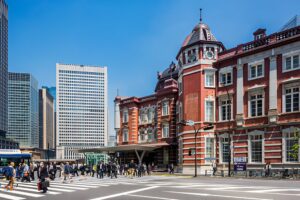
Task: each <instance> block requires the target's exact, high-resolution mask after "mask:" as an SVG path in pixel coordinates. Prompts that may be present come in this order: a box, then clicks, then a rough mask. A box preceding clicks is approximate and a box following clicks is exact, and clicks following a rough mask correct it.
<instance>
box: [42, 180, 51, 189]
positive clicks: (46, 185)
mask: <svg viewBox="0 0 300 200" xmlns="http://www.w3.org/2000/svg"><path fill="white" fill-rule="evenodd" d="M42 187H43V188H47V187H50V182H49V181H48V180H45V181H44V182H42Z"/></svg>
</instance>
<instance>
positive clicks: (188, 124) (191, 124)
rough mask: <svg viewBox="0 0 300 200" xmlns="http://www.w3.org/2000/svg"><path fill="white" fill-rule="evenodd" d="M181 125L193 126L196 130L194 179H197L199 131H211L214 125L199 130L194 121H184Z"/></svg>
mask: <svg viewBox="0 0 300 200" xmlns="http://www.w3.org/2000/svg"><path fill="white" fill-rule="evenodd" d="M179 125H183V126H191V127H193V129H194V135H195V138H194V145H195V146H194V148H195V154H194V156H195V175H194V177H197V135H198V133H199V131H200V130H201V129H203V130H209V129H212V128H213V125H212V124H208V125H205V126H200V127H198V128H196V124H195V122H194V121H193V120H182V121H181V122H180V123H179Z"/></svg>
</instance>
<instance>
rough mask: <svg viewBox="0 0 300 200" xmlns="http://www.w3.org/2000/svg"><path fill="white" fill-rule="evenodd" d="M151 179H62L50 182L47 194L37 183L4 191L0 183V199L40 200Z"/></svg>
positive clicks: (22, 184) (18, 184) (17, 182)
mask: <svg viewBox="0 0 300 200" xmlns="http://www.w3.org/2000/svg"><path fill="white" fill-rule="evenodd" d="M150 180H153V178H150V177H149V178H143V179H128V178H126V177H121V178H118V179H110V178H104V179H97V178H94V177H74V178H72V179H71V180H68V181H67V182H64V181H63V180H62V179H60V178H59V179H58V178H57V179H55V180H54V181H50V187H49V188H48V191H47V193H41V192H40V191H38V190H37V181H32V182H19V181H16V182H15V187H14V190H12V191H10V190H6V189H5V185H6V184H7V181H3V180H2V181H0V184H1V187H0V199H1V200H2V199H8V200H23V199H27V198H41V197H44V196H46V195H59V194H63V193H71V192H75V191H86V190H89V189H95V188H100V187H108V186H112V185H118V184H126V185H128V184H129V185H130V184H138V183H140V182H141V183H146V182H148V181H150Z"/></svg>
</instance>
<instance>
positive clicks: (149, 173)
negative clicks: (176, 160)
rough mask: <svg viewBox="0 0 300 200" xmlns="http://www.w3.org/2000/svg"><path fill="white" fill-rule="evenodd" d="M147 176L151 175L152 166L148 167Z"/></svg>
mask: <svg viewBox="0 0 300 200" xmlns="http://www.w3.org/2000/svg"><path fill="white" fill-rule="evenodd" d="M147 174H148V176H150V175H151V165H150V164H148V165H147Z"/></svg>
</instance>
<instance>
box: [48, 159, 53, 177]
mask: <svg viewBox="0 0 300 200" xmlns="http://www.w3.org/2000/svg"><path fill="white" fill-rule="evenodd" d="M48 172H49V178H50V179H51V180H54V179H55V172H54V167H53V164H52V162H51V163H50V165H49V169H48Z"/></svg>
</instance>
